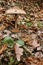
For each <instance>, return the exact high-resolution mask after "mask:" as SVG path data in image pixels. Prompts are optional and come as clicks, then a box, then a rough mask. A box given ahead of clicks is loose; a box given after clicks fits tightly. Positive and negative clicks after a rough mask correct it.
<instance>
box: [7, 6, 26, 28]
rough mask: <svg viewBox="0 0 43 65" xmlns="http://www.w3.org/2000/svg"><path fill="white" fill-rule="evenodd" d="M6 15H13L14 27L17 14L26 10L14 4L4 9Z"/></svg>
mask: <svg viewBox="0 0 43 65" xmlns="http://www.w3.org/2000/svg"><path fill="white" fill-rule="evenodd" d="M6 14H7V15H15V28H17V18H18V14H26V12H25V11H24V10H22V9H20V8H19V7H17V6H15V7H12V8H10V9H8V10H7V11H6Z"/></svg>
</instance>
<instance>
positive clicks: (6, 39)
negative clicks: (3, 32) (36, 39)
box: [3, 36, 14, 46]
mask: <svg viewBox="0 0 43 65" xmlns="http://www.w3.org/2000/svg"><path fill="white" fill-rule="evenodd" d="M3 43H5V44H8V45H10V46H13V45H14V40H13V39H12V38H11V37H9V36H7V37H5V38H4V40H3Z"/></svg>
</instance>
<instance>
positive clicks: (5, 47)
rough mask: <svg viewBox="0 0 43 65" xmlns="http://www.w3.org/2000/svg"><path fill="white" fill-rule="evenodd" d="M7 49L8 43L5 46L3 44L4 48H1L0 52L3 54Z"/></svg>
mask: <svg viewBox="0 0 43 65" xmlns="http://www.w3.org/2000/svg"><path fill="white" fill-rule="evenodd" d="M6 49H7V45H6V44H4V46H2V49H0V54H2V53H3V51H5V50H6Z"/></svg>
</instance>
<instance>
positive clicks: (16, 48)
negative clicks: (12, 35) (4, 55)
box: [14, 43, 23, 61]
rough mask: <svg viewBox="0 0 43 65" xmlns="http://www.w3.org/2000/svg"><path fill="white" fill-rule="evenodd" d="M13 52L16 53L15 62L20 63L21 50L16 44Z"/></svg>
mask: <svg viewBox="0 0 43 65" xmlns="http://www.w3.org/2000/svg"><path fill="white" fill-rule="evenodd" d="M14 50H15V53H16V58H17V60H18V61H20V57H21V55H23V49H22V48H20V45H19V44H17V43H16V45H15V46H14Z"/></svg>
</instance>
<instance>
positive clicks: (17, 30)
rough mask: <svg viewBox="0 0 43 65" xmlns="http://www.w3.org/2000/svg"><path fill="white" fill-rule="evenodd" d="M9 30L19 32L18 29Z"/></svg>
mask: <svg viewBox="0 0 43 65" xmlns="http://www.w3.org/2000/svg"><path fill="white" fill-rule="evenodd" d="M11 31H12V32H14V33H15V32H16V33H17V32H19V29H13V30H11Z"/></svg>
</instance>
